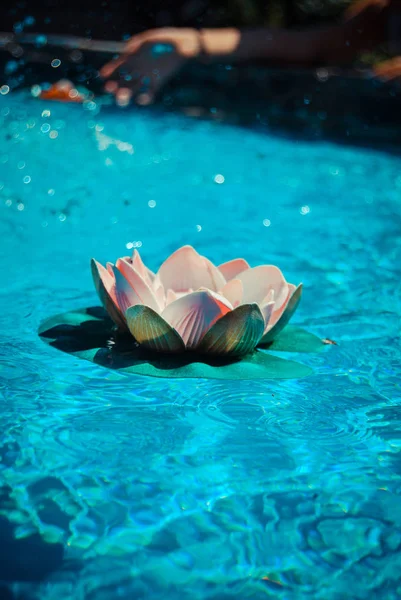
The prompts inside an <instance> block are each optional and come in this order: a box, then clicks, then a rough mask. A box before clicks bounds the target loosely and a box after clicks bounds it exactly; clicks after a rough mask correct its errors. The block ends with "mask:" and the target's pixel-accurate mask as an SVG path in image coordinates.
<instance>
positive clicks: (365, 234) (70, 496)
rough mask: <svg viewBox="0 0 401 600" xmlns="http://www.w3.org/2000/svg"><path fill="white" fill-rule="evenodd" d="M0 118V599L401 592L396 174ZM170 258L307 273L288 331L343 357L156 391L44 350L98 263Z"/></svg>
mask: <svg viewBox="0 0 401 600" xmlns="http://www.w3.org/2000/svg"><path fill="white" fill-rule="evenodd" d="M0 115H1V119H2V121H3V122H2V128H1V132H2V133H1V135H2V136H3V143H2V147H1V150H0V182H1V185H0V187H1V191H0V239H1V242H0V267H1V272H2V286H1V289H0V307H1V311H0V331H1V336H0V356H1V362H0V394H1V395H0V403H1V404H0V407H1V408H0V410H1V417H2V418H1V424H2V436H1V448H0V456H1V462H0V482H1V490H0V492H1V496H0V535H1V537H2V540H3V546H4V548H5V550H3V552H6V554H7V561H8V562H7V564H6V565H4V561H2V564H3V566H2V567H0V581H3V582H4V584H3V585H5V586H11V587H12V589H13V591H14V593H15V595H16V597H18V594H20V595H22V596H23V597H27V598H28V599H29V600H31V599H33V600H36V599H39V598H40V600H42V599H43V600H54V599H56V598H57V599H59V598H63V599H65V600H73V599H74V600H81V599H83V600H110V599H111V600H114V599H115V598H123V599H130V600H131V599H132V598H135V599H140V598H147V599H149V598H151V599H156V600H159V599H167V600H176V599H177V600H178V599H180V600H186V599H187V598H188V599H191V600H193V599H194V600H198V599H199V600H204V599H208V600H209V599H210V600H227V599H229V598H234V599H241V600H242V599H246V598H252V599H255V600H259V598H260V599H265V598H283V599H291V600H292V599H294V598H295V599H304V598H305V599H307V598H317V599H322V600H339V599H343V598H347V599H348V598H355V599H359V598H360V599H364V598H366V597H367V596H368V595H370V596H372V597H375V598H380V599H382V598H383V599H386V600H387V599H388V600H392V599H396V598H399V596H400V594H401V583H400V580H399V573H400V566H401V511H400V509H399V504H400V500H399V492H400V485H401V470H400V464H401V463H400V459H399V452H400V448H401V434H400V431H401V429H400V424H401V423H400V422H401V409H400V400H401V398H400V395H401V394H400V371H401V366H400V357H401V352H400V343H399V334H400V310H401V302H400V259H401V237H400V231H401V209H400V206H401V205H400V199H401V168H400V167H401V159H400V158H399V157H397V156H391V155H388V154H385V153H379V152H375V151H370V150H356V149H352V148H350V147H347V148H345V147H341V146H334V145H331V144H327V143H323V142H315V143H307V142H300V141H297V140H295V139H288V140H287V139H279V138H276V137H272V136H270V135H268V133H266V132H257V131H249V130H245V129H237V128H231V127H228V126H223V125H221V124H218V123H210V122H197V121H193V120H188V119H185V118H184V117H179V116H175V115H163V114H156V113H154V114H151V113H148V112H145V113H143V112H135V111H132V112H122V111H115V110H111V109H107V110H103V111H102V112H100V113H99V112H98V111H97V109H96V108H95V107H92V106H89V107H87V108H82V107H80V106H65V105H56V104H52V103H50V102H46V103H44V102H40V101H37V100H34V99H27V98H26V97H25V96H24V95H23V94H14V95H7V96H4V97H1V100H0ZM52 132H55V133H52ZM56 134H57V136H56ZM218 182H220V183H218ZM152 201H153V202H152ZM154 203H155V204H154ZM185 243H190V244H192V245H194V246H195V247H196V248H197V249H198V250H199V251H201V252H202V253H204V254H206V255H207V256H208V257H209V258H211V259H212V260H213V261H215V262H217V263H219V262H223V261H224V260H228V259H230V258H232V257H235V256H244V257H245V258H247V259H248V260H249V261H250V262H251V264H258V263H261V262H264V263H274V264H277V265H279V266H280V267H281V268H282V270H283V272H284V274H285V275H286V277H287V279H288V280H289V281H291V282H294V283H298V282H300V281H303V283H304V286H305V290H304V297H303V300H302V303H301V306H300V308H299V310H298V313H297V316H296V318H295V319H294V321H296V323H297V324H298V325H301V326H302V327H304V328H306V329H308V330H309V331H311V332H313V333H315V334H317V335H319V336H321V337H329V338H331V339H334V340H335V341H336V342H337V343H338V346H330V347H328V348H327V350H326V351H325V352H323V353H321V354H309V355H307V354H302V355H298V354H293V355H291V356H290V355H289V356H288V358H291V359H295V360H297V361H299V362H302V363H304V364H307V365H309V366H311V367H312V368H313V369H314V374H313V375H312V376H310V377H307V378H305V379H300V380H288V381H281V382H278V381H270V380H269V381H264V382H261V381H256V382H250V381H244V382H221V381H220V382H218V381H205V380H187V381H181V380H171V381H170V380H158V379H151V378H141V377H135V376H129V375H126V374H122V373H119V372H115V371H109V370H106V369H104V368H102V367H99V366H95V365H93V364H90V363H87V362H85V361H81V360H79V359H75V358H73V357H71V356H68V355H66V354H63V353H61V352H58V351H56V350H54V349H52V348H50V347H48V346H46V345H44V344H43V342H41V340H40V339H39V338H38V336H37V330H38V326H39V323H40V322H41V321H42V320H43V319H45V318H47V317H49V316H52V315H54V314H57V313H61V312H63V311H68V310H73V309H75V308H80V307H82V306H92V305H94V304H97V298H96V295H95V292H94V290H93V285H92V281H91V276H90V271H89V259H90V258H91V257H92V256H95V257H96V258H97V259H98V260H100V261H101V262H103V263H104V262H106V260H114V259H115V258H116V257H117V256H121V255H124V254H125V253H126V252H127V248H128V249H132V248H133V247H138V249H139V250H140V252H141V253H142V255H143V257H144V259H145V260H146V261H147V262H148V263H149V266H150V267H151V268H154V269H155V268H157V265H158V264H159V263H160V262H161V260H163V258H164V257H165V256H166V255H167V254H168V253H169V252H171V251H172V250H174V249H175V248H176V247H178V246H179V245H182V244H185ZM11 529H12V532H11ZM33 536H36V537H33ZM13 537H14V540H15V539H16V541H12V539H13ZM26 544H30V546H29V551H28V550H25V549H26V548H27V546H26ZM24 552H25V554H24ZM18 556H22V557H26V558H24V559H22V560H21V559H20V560H18V558H17V557H18ZM49 557H51V559H50V558H49ZM21 563H22V564H21ZM43 565H46V568H44V566H43ZM266 578H268V579H266Z"/></svg>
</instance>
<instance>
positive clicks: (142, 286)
mask: <svg viewBox="0 0 401 600" xmlns="http://www.w3.org/2000/svg"><path fill="white" fill-rule="evenodd" d="M116 266H117V269H118V270H119V271H120V272H121V273H122V274H123V275H124V277H125V279H126V280H127V281H128V283H129V285H130V287H131V288H132V289H133V290H134V291H135V294H136V295H137V296H138V298H139V302H135V303H134V304H144V305H145V306H150V308H152V309H153V310H155V311H156V312H160V308H159V304H158V302H157V300H156V298H155V296H154V293H153V292H152V290H151V289H150V287H149V285H148V284H147V283H146V282H145V281H144V280H143V279H142V277H141V276H140V274H139V273H138V272H137V271H136V270H135V269H134V267H133V266H132V265H130V264H129V263H128V262H126V261H125V260H121V259H120V258H119V259H118V261H117V264H116ZM131 306H133V305H132V304H131Z"/></svg>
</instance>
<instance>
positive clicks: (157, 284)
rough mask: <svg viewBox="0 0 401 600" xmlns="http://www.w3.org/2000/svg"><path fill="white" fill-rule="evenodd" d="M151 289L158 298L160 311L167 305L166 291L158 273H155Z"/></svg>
mask: <svg viewBox="0 0 401 600" xmlns="http://www.w3.org/2000/svg"><path fill="white" fill-rule="evenodd" d="M153 275H154V274H153ZM151 290H152V292H153V294H154V297H155V298H156V302H157V304H158V306H159V309H160V310H159V312H160V311H162V310H163V308H165V307H166V293H165V291H164V286H163V284H162V282H161V281H160V278H159V276H158V275H154V279H153V282H152V284H151Z"/></svg>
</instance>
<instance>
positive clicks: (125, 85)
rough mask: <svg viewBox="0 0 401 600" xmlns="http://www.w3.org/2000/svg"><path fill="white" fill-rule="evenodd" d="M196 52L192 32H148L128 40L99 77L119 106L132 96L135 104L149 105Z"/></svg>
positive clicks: (195, 34)
mask: <svg viewBox="0 0 401 600" xmlns="http://www.w3.org/2000/svg"><path fill="white" fill-rule="evenodd" d="M200 50H201V43H200V35H199V32H198V31H197V30H196V29H189V28H188V29H187V28H183V29H175V28H163V29H152V30H150V31H144V32H143V33H140V34H138V35H134V36H133V37H132V38H131V39H130V40H128V42H127V44H126V47H125V51H124V53H123V54H122V55H121V56H120V57H119V58H117V59H115V60H112V61H111V62H108V63H107V64H105V65H104V67H103V68H102V69H101V70H100V75H101V77H103V78H104V79H106V84H105V90H106V91H107V92H109V93H111V94H114V95H115V97H116V100H117V103H118V104H120V106H126V105H127V104H129V102H130V101H131V99H132V98H133V97H134V98H135V99H136V102H137V103H138V104H151V103H152V102H153V100H154V98H155V95H156V94H157V92H158V90H159V89H160V88H161V87H162V86H163V85H164V84H165V83H166V82H167V81H168V80H169V79H171V78H172V77H173V76H174V75H175V74H176V73H177V72H178V71H179V70H180V69H181V67H182V66H183V64H184V63H185V62H186V61H188V60H189V59H191V58H195V57H196V56H198V55H199V53H200Z"/></svg>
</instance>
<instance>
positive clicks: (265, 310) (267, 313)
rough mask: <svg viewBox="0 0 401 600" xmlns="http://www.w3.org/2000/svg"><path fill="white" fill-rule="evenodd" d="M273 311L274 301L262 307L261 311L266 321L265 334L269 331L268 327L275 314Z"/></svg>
mask: <svg viewBox="0 0 401 600" xmlns="http://www.w3.org/2000/svg"><path fill="white" fill-rule="evenodd" d="M273 309H274V300H272V301H271V302H268V303H267V304H265V305H264V306H262V308H261V309H260V312H261V313H262V315H263V318H264V321H265V329H264V333H265V332H266V331H267V329H268V326H269V324H270V322H271V316H272V314H273Z"/></svg>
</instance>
